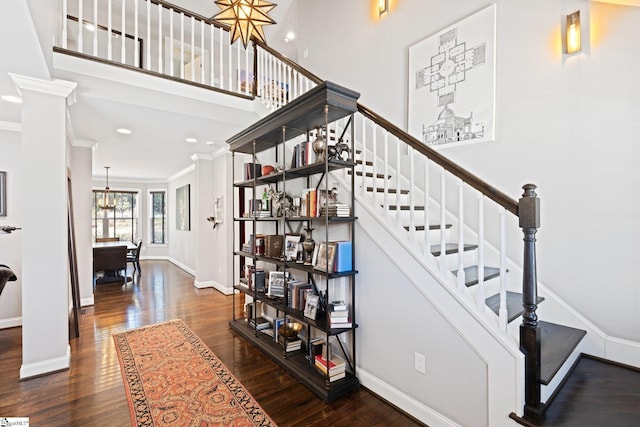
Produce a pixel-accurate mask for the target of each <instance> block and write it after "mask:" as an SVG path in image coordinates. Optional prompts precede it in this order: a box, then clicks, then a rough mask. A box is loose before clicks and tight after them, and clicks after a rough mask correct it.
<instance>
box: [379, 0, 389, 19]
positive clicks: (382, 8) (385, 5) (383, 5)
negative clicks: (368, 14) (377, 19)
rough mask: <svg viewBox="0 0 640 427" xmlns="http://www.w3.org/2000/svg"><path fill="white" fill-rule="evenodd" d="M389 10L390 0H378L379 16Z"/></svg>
mask: <svg viewBox="0 0 640 427" xmlns="http://www.w3.org/2000/svg"><path fill="white" fill-rule="evenodd" d="M388 11H389V0H378V16H382V15H384V14H385V13H387V12H388Z"/></svg>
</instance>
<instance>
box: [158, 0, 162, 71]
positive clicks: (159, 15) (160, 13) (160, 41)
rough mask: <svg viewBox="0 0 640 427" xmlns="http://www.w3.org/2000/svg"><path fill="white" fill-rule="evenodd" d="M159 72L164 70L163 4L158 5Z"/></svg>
mask: <svg viewBox="0 0 640 427" xmlns="http://www.w3.org/2000/svg"><path fill="white" fill-rule="evenodd" d="M158 72H159V73H162V72H163V61H162V5H161V4H159V5H158Z"/></svg>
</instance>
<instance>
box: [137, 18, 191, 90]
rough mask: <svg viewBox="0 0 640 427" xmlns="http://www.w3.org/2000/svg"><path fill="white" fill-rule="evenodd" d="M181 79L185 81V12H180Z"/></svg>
mask: <svg viewBox="0 0 640 427" xmlns="http://www.w3.org/2000/svg"><path fill="white" fill-rule="evenodd" d="M136 46H137V45H136ZM180 78H181V79H184V13H183V12H180Z"/></svg>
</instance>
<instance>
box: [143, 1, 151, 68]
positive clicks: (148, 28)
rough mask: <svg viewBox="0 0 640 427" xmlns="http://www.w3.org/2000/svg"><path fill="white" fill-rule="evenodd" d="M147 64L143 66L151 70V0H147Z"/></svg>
mask: <svg viewBox="0 0 640 427" xmlns="http://www.w3.org/2000/svg"><path fill="white" fill-rule="evenodd" d="M146 45H147V48H146V51H147V64H146V65H144V64H143V65H144V66H143V67H142V68H144V69H145V70H151V0H147V43H146Z"/></svg>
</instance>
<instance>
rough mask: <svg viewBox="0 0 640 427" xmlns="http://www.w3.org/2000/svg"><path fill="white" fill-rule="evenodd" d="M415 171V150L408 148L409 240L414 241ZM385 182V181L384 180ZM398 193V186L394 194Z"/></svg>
mask: <svg viewBox="0 0 640 427" xmlns="http://www.w3.org/2000/svg"><path fill="white" fill-rule="evenodd" d="M415 177H416V169H415V150H414V149H412V148H409V240H411V241H414V240H415V237H416V216H415V208H416V204H415V197H414V196H415V193H416V178H415ZM385 181H386V179H385ZM399 193H400V186H397V187H396V194H399Z"/></svg>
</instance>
